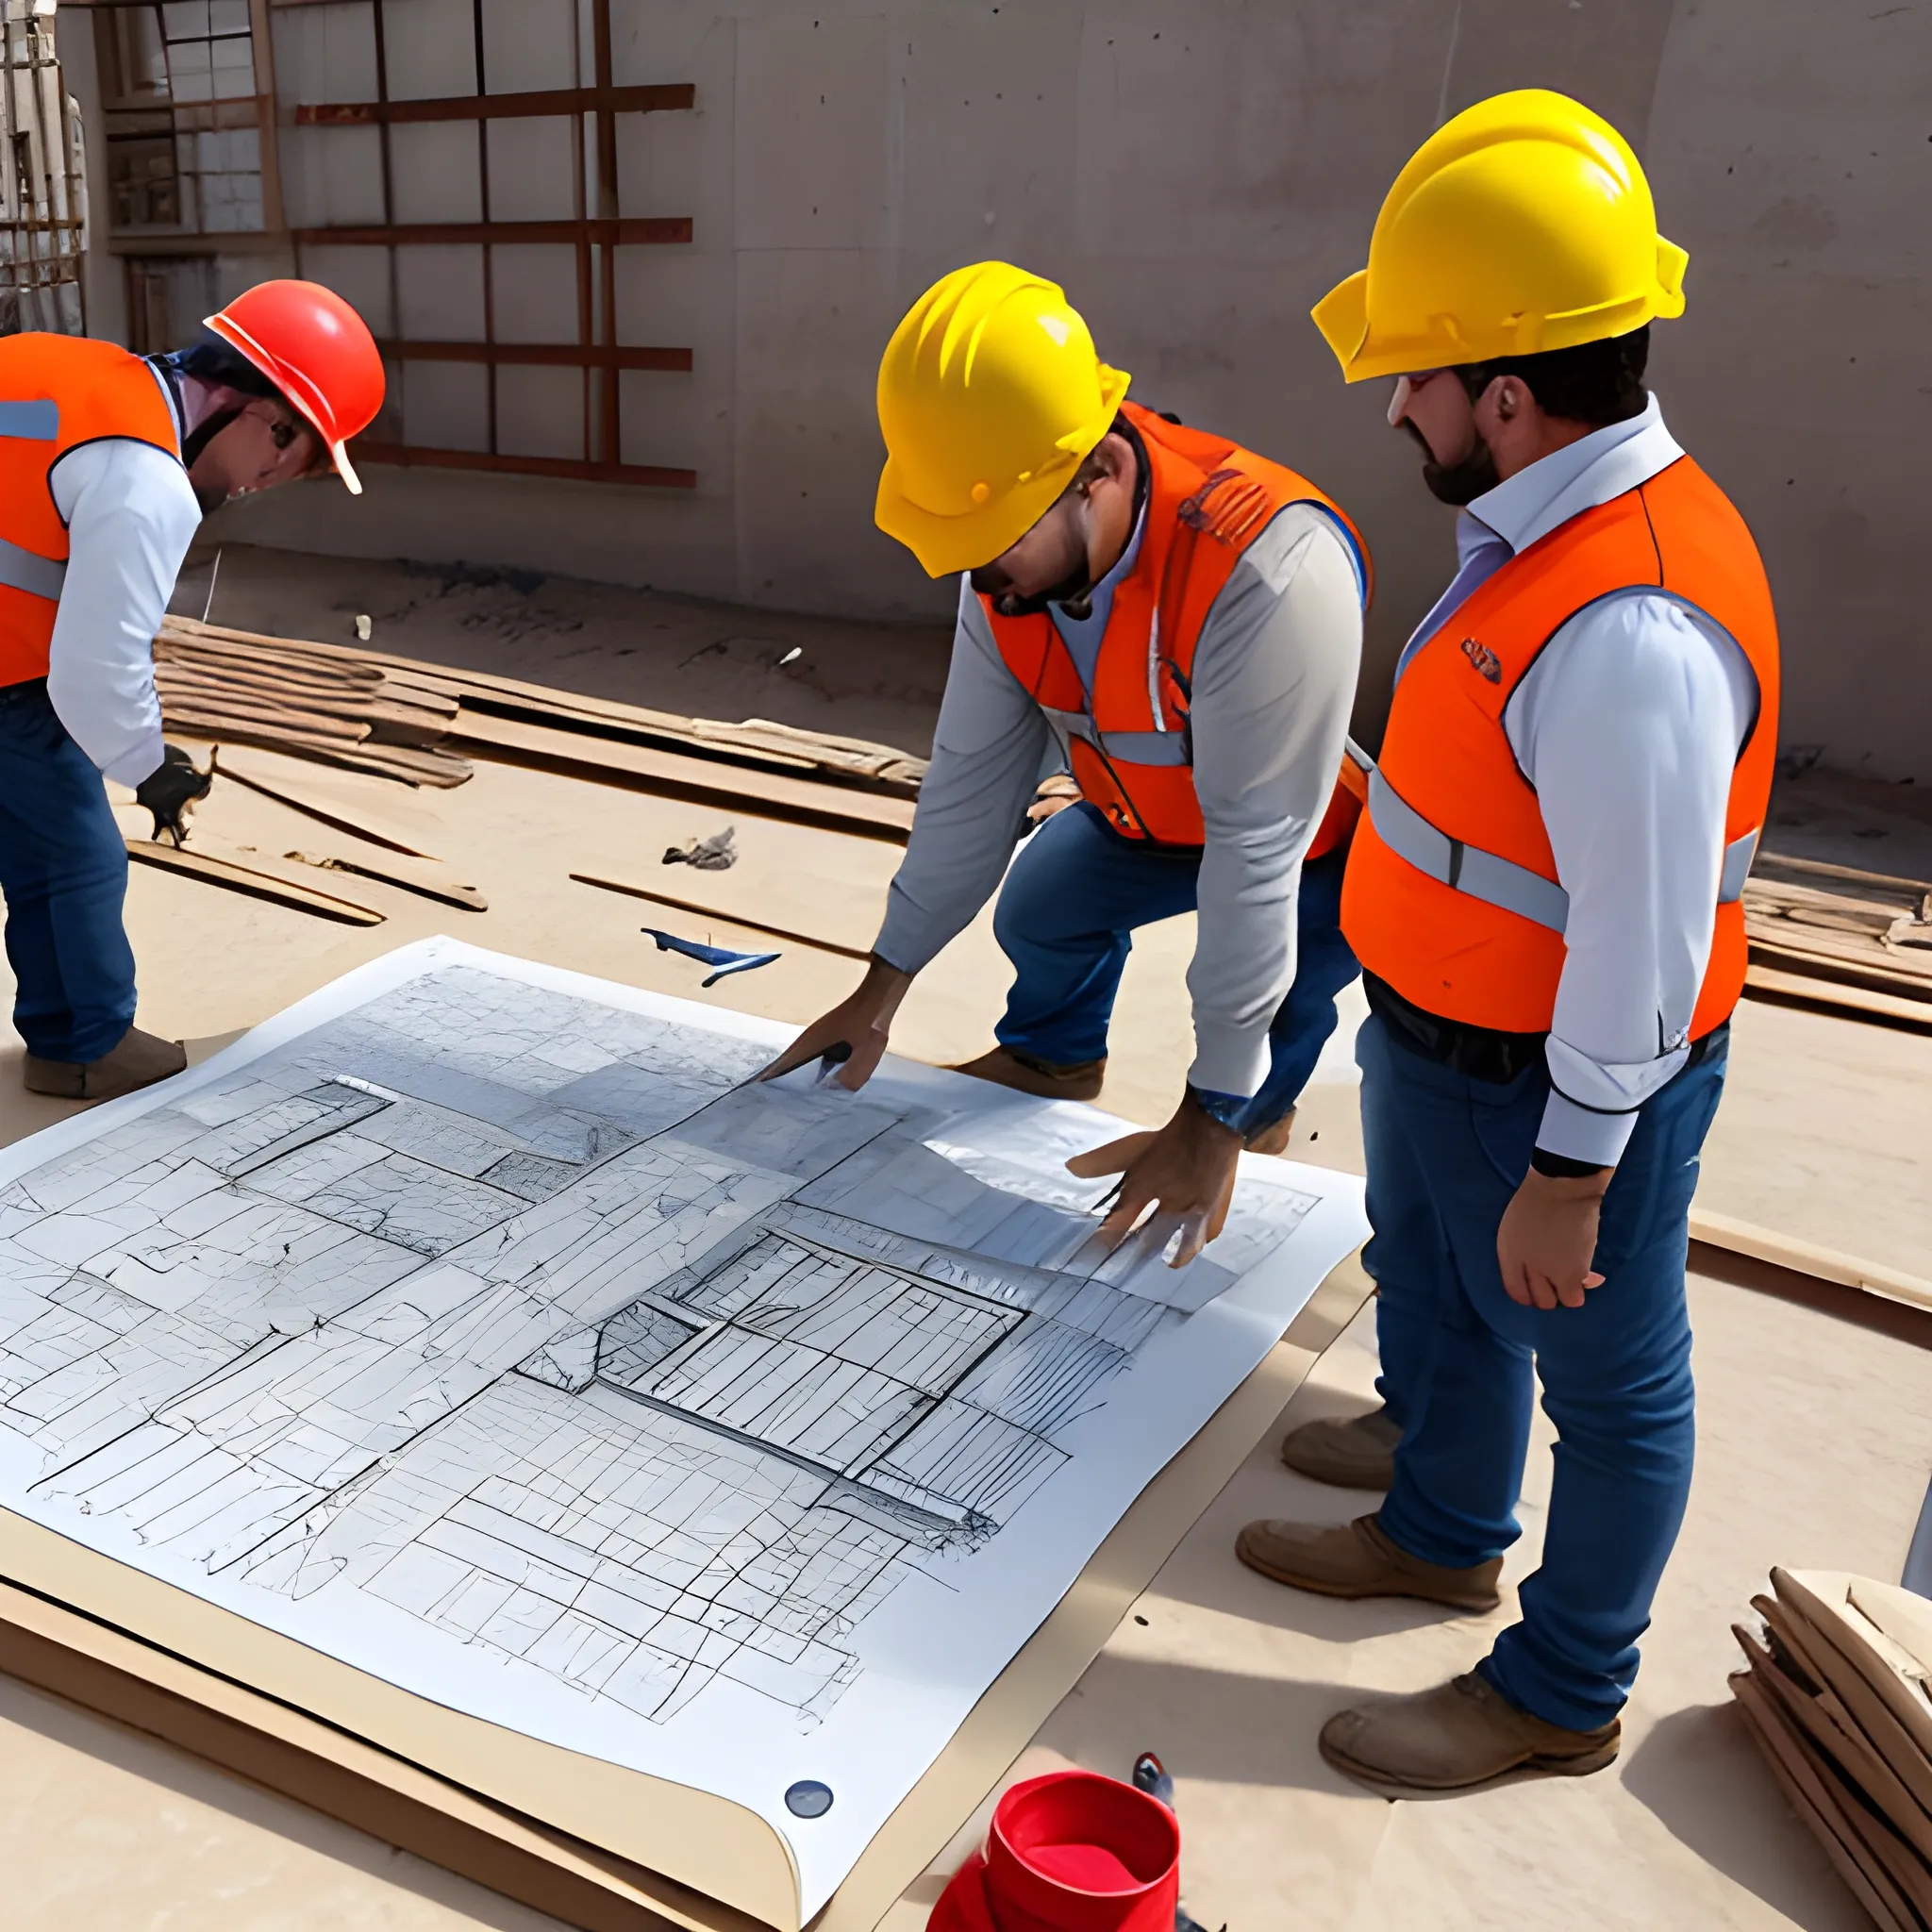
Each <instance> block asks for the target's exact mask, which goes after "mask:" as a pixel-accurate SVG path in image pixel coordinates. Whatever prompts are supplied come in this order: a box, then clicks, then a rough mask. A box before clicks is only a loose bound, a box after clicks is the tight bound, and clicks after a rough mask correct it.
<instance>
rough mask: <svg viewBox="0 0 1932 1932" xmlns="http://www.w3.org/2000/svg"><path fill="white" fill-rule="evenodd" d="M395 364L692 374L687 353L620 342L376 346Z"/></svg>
mask: <svg viewBox="0 0 1932 1932" xmlns="http://www.w3.org/2000/svg"><path fill="white" fill-rule="evenodd" d="M376 347H377V348H379V349H380V350H381V351H382V353H383V354H384V355H385V356H387V357H389V358H391V360H392V361H396V362H488V363H491V364H494V365H497V366H503V365H508V364H517V365H525V364H535V365H539V366H545V367H554V368H564V369H669V370H674V371H681V372H685V373H689V371H690V369H691V351H690V350H689V349H643V348H633V347H631V346H629V345H628V344H627V343H620V342H591V343H588V344H586V343H582V342H410V341H396V340H393V339H391V338H385V339H384V340H383V341H379V342H377V343H376Z"/></svg>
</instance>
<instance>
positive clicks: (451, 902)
mask: <svg viewBox="0 0 1932 1932" xmlns="http://www.w3.org/2000/svg"><path fill="white" fill-rule="evenodd" d="M282 857H283V858H286V859H290V860H291V861H292V862H293V863H294V864H296V865H312V866H315V867H316V868H317V869H318V870H320V871H322V872H349V873H356V874H359V875H360V876H361V877H363V878H365V879H375V881H376V882H377V884H379V885H385V886H399V887H401V888H402V890H403V891H406V892H418V893H421V894H422V896H423V897H424V898H425V899H437V900H441V903H442V904H443V905H445V906H460V907H461V908H463V910H464V911H465V912H488V911H489V910H490V901H489V900H488V899H486V898H485V897H484V896H483V894H482V893H481V892H479V891H477V890H476V888H475V886H466V885H463V884H461V883H459V882H458V880H456V879H453V878H450V877H448V876H447V875H445V874H442V873H441V872H439V871H436V870H434V869H428V868H425V867H423V866H420V865H411V864H410V863H409V861H408V859H405V858H381V857H379V856H377V857H372V858H342V857H341V854H339V853H334V852H285V853H283V854H282Z"/></svg>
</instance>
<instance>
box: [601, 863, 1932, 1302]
mask: <svg viewBox="0 0 1932 1932" xmlns="http://www.w3.org/2000/svg"><path fill="white" fill-rule="evenodd" d="M572 876H573V877H575V874H572ZM1691 1240H1692V1241H1703V1242H1704V1243H1705V1244H1706V1245H1707V1247H1713V1248H1724V1249H1727V1250H1729V1252H1730V1253H1732V1254H1734V1255H1748V1256H1749V1257H1751V1259H1752V1260H1754V1261H1768V1262H1770V1264H1771V1265H1772V1266H1773V1267H1774V1268H1789V1269H1790V1270H1792V1272H1793V1273H1795V1274H1810V1275H1814V1276H1816V1278H1817V1279H1818V1280H1820V1281H1832V1282H1836V1283H1837V1284H1838V1285H1839V1286H1840V1288H1856V1289H1859V1290H1862V1291H1864V1292H1865V1293H1867V1294H1882V1295H1884V1296H1885V1297H1886V1298H1887V1299H1888V1300H1890V1301H1895V1302H1904V1303H1905V1304H1906V1305H1907V1307H1914V1308H1919V1309H1922V1310H1923V1311H1924V1312H1925V1313H1927V1314H1932V1281H1927V1280H1925V1279H1924V1277H1923V1276H1921V1275H1917V1274H1907V1273H1906V1272H1905V1270H1904V1269H1902V1268H1890V1267H1887V1266H1886V1265H1885V1264H1884V1263H1883V1262H1881V1261H1866V1260H1862V1259H1860V1258H1859V1257H1857V1255H1847V1254H1845V1253H1843V1252H1842V1251H1841V1250H1840V1249H1838V1248H1826V1247H1821V1246H1820V1245H1819V1244H1818V1243H1817V1242H1816V1241H1800V1240H1798V1238H1797V1237H1796V1236H1795V1235H1788V1234H1779V1233H1777V1232H1776V1231H1775V1230H1774V1229H1773V1228H1769V1227H1759V1226H1758V1225H1757V1223H1756V1222H1751V1221H1739V1220H1737V1219H1736V1218H1735V1217H1733V1216H1731V1215H1729V1214H1717V1213H1712V1212H1707V1210H1705V1209H1704V1208H1695V1207H1693V1208H1691Z"/></svg>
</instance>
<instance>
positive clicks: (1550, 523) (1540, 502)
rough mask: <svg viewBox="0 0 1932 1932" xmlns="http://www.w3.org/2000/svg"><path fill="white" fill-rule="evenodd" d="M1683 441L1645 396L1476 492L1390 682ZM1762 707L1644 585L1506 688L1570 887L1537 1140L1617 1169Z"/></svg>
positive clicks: (1686, 1018) (1680, 984)
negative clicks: (1465, 610) (1489, 594)
mask: <svg viewBox="0 0 1932 1932" xmlns="http://www.w3.org/2000/svg"><path fill="white" fill-rule="evenodd" d="M1682 455H1683V451H1682V450H1681V449H1679V448H1678V446H1677V444H1676V441H1674V439H1673V437H1672V436H1671V433H1670V431H1669V430H1668V429H1666V428H1665V427H1664V422H1663V416H1662V413H1661V411H1660V410H1659V409H1658V408H1657V398H1656V397H1655V396H1652V397H1651V399H1650V404H1649V407H1648V408H1646V409H1645V410H1644V412H1643V414H1642V415H1641V416H1636V417H1633V418H1631V419H1630V421H1628V422H1627V423H1615V424H1612V425H1609V426H1608V427H1607V428H1605V429H1597V430H1593V431H1591V434H1590V435H1588V436H1586V437H1583V438H1581V439H1580V440H1579V441H1576V442H1574V443H1571V444H1570V445H1569V446H1568V447H1567V448H1565V449H1561V450H1558V451H1557V452H1556V453H1555V454H1554V455H1553V456H1547V457H1545V458H1542V460H1541V462H1536V463H1532V464H1531V465H1530V466H1529V468H1528V469H1526V470H1522V471H1519V472H1518V473H1517V474H1516V475H1514V476H1511V477H1510V478H1509V479H1508V480H1507V482H1504V483H1501V484H1498V485H1497V487H1496V488H1495V489H1493V490H1491V491H1488V492H1487V493H1486V494H1485V495H1482V496H1479V497H1477V498H1476V499H1475V501H1474V503H1472V504H1471V505H1470V506H1469V508H1467V509H1466V510H1465V511H1463V513H1462V515H1461V517H1460V518H1459V519H1458V521H1457V532H1456V537H1457V554H1458V557H1459V559H1460V564H1461V568H1460V569H1459V570H1458V571H1457V576H1456V580H1455V582H1454V583H1453V584H1452V585H1451V587H1450V589H1449V591H1447V592H1445V593H1444V595H1443V597H1442V598H1441V600H1440V601H1439V602H1438V604H1437V606H1436V608H1434V609H1433V610H1431V611H1430V613H1429V615H1428V616H1427V617H1426V618H1424V620H1423V624H1422V626H1421V628H1420V629H1419V630H1418V631H1417V632H1416V634H1415V636H1414V637H1413V638H1411V639H1410V640H1409V642H1408V646H1407V649H1406V650H1405V651H1404V652H1403V655H1402V667H1401V668H1398V670H1397V673H1396V675H1397V676H1398V678H1399V677H1400V675H1401V669H1402V668H1406V667H1407V663H1408V660H1409V658H1411V657H1413V655H1414V654H1415V652H1416V651H1417V650H1418V649H1419V648H1420V647H1421V645H1422V643H1423V642H1424V641H1426V640H1427V639H1428V637H1429V636H1430V635H1431V634H1432V633H1433V632H1434V630H1435V629H1436V628H1437V627H1438V626H1439V625H1441V624H1443V623H1444V622H1446V621H1447V619H1448V618H1449V617H1450V616H1451V615H1453V614H1454V612H1455V610H1456V608H1457V606H1458V605H1460V604H1461V602H1462V601H1463V599H1464V598H1466V597H1467V596H1468V595H1469V594H1470V592H1471V591H1474V589H1475V588H1476V586H1477V585H1478V584H1480V583H1481V582H1482V581H1483V580H1484V579H1485V578H1486V577H1488V576H1489V575H1491V573H1492V572H1494V571H1495V570H1496V569H1497V568H1498V567H1499V566H1500V565H1501V564H1503V563H1504V562H1506V561H1507V559H1508V558H1510V557H1512V556H1514V555H1515V554H1516V553H1517V552H1518V551H1521V550H1524V549H1526V548H1527V547H1528V546H1529V545H1530V544H1532V543H1534V542H1536V541H1537V540H1538V539H1539V538H1541V537H1545V536H1547V535H1548V534H1549V533H1550V532H1551V531H1552V530H1554V529H1556V528H1557V527H1558V525H1562V524H1566V523H1568V522H1569V521H1570V519H1571V518H1572V517H1574V516H1577V515H1579V514H1580V513H1581V512H1582V511H1584V510H1587V509H1593V508H1596V507H1597V506H1598V505H1599V504H1604V503H1607V502H1609V500H1610V499H1611V498H1612V497H1615V496H1621V495H1623V494H1624V491H1628V490H1633V489H1635V488H1636V487H1637V486H1638V485H1639V484H1640V483H1645V482H1648V481H1649V480H1650V478H1651V477H1653V476H1655V475H1657V474H1658V473H1659V472H1660V471H1662V470H1665V469H1668V468H1669V467H1670V465H1671V464H1672V463H1674V462H1675V461H1676V460H1677V459H1678V458H1679V457H1681V456H1682ZM1757 706H1758V692H1757V675H1756V674H1755V673H1754V672H1753V671H1752V669H1751V665H1750V660H1749V659H1748V658H1746V657H1745V656H1744V653H1743V651H1742V649H1741V648H1740V646H1739V644H1738V643H1737V641H1736V640H1735V639H1733V638H1732V637H1731V636H1730V634H1729V633H1728V632H1727V631H1725V630H1724V628H1723V627H1722V626H1721V625H1719V624H1717V623H1716V621H1715V620H1714V619H1712V618H1710V617H1709V616H1707V614H1706V613H1705V612H1703V611H1701V610H1699V609H1698V608H1696V607H1695V606H1694V605H1691V604H1690V603H1687V602H1686V601H1685V600H1684V599H1683V598H1680V597H1675V596H1673V595H1671V594H1670V593H1669V592H1668V591H1659V590H1657V589H1655V588H1641V587H1639V588H1633V589H1630V590H1627V591H1616V592H1614V593H1613V594H1612V595H1610V596H1607V597H1604V598H1600V599H1599V600H1598V601H1597V602H1596V603H1594V604H1591V606H1590V607H1589V608H1587V609H1585V610H1582V611H1579V612H1578V613H1577V615H1576V616H1574V617H1573V618H1572V619H1571V620H1570V621H1569V623H1568V624H1566V625H1563V627H1562V628H1561V629H1560V630H1558V631H1557V634H1556V636H1555V637H1553V638H1552V639H1551V640H1550V641H1549V643H1548V644H1547V645H1545V646H1544V648H1543V650H1542V652H1541V655H1540V656H1539V657H1538V658H1537V660H1536V662H1535V663H1534V664H1532V665H1531V667H1530V669H1529V670H1528V672H1527V673H1526V674H1525V675H1524V677H1523V679H1522V681H1521V682H1520V683H1519V684H1518V685H1517V687H1516V689H1515V691H1513V692H1511V694H1510V697H1509V701H1508V704H1507V706H1506V708H1505V709H1504V712H1503V728H1504V731H1505V732H1506V733H1507V737H1508V740H1509V748H1510V750H1511V751H1512V752H1513V753H1514V754H1515V758H1516V762H1517V764H1518V766H1519V767H1520V768H1521V769H1522V772H1523V774H1524V777H1526V778H1527V779H1528V780H1529V782H1530V784H1531V785H1532V786H1533V787H1534V788H1535V790H1536V794H1537V802H1538V804H1539V806H1540V807H1541V810H1542V819H1543V828H1544V830H1545V831H1546V832H1547V833H1548V834H1549V840H1550V850H1551V853H1552V854H1553V856H1554V857H1555V858H1556V862H1557V881H1558V883H1559V884H1560V885H1561V886H1562V887H1563V889H1564V891H1566V892H1567V893H1568V894H1569V895H1570V913H1569V923H1568V924H1567V926H1566V927H1565V930H1564V934H1563V943H1564V947H1565V957H1564V961H1563V972H1562V977H1561V979H1560V980H1559V981H1558V982H1557V1006H1556V1013H1555V1017H1554V1019H1553V1020H1552V1022H1551V1026H1550V1037H1549V1044H1548V1047H1547V1053H1548V1058H1549V1068H1550V1082H1551V1093H1550V1098H1549V1102H1548V1105H1547V1106H1546V1108H1544V1111H1543V1119H1542V1126H1541V1131H1540V1132H1539V1133H1538V1136H1537V1144H1538V1145H1539V1146H1540V1147H1542V1148H1543V1149H1545V1150H1546V1151H1548V1152H1549V1153H1552V1154H1562V1155H1567V1156H1569V1157H1570V1158H1572V1159H1574V1160H1587V1161H1590V1162H1591V1163H1592V1164H1594V1165H1597V1166H1603V1167H1608V1166H1614V1165H1615V1164H1616V1162H1617V1161H1618V1160H1619V1159H1620V1158H1622V1156H1623V1152H1624V1144H1625V1143H1626V1142H1627V1141H1628V1140H1629V1138H1630V1135H1631V1132H1632V1130H1633V1129H1634V1128H1635V1126H1636V1124H1637V1110H1638V1109H1639V1108H1641V1106H1642V1105H1643V1103H1644V1102H1645V1101H1646V1100H1648V1099H1649V1098H1650V1096H1651V1095H1652V1094H1653V1093H1655V1092H1656V1091H1657V1090H1658V1088H1660V1087H1662V1086H1663V1085H1664V1083H1665V1082H1666V1081H1667V1080H1669V1079H1670V1078H1671V1077H1672V1076H1673V1075H1674V1074H1675V1073H1676V1072H1677V1071H1678V1070H1679V1069H1680V1068H1681V1067H1682V1066H1683V1064H1684V1059H1685V1057H1686V1055H1687V1053H1688V1052H1689V1041H1688V1035H1689V1030H1690V1025H1691V1013H1692V1011H1693V1009H1694V1008H1695V1007H1696V1004H1697V994H1698V990H1699V988H1700V987H1701V986H1702V985H1703V981H1704V971H1705V967H1706V965H1707V963H1708V961H1709V958H1710V942H1711V933H1712V930H1713V928H1714V926H1715V924H1716V918H1717V894H1718V879H1719V874H1720V873H1721V871H1722V868H1723V864H1724V813H1725V808H1726V805H1727V803H1728V801H1729V797H1730V789H1731V774H1732V772H1733V770H1734V768H1735V767H1736V765H1737V761H1738V755H1739V753H1740V750H1741V749H1742V747H1743V743H1744V740H1745V738H1746V737H1747V736H1748V734H1749V732H1750V729H1751V726H1752V724H1753V723H1754V722H1755V720H1756V718H1757Z"/></svg>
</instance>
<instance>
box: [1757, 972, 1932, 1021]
mask: <svg viewBox="0 0 1932 1932" xmlns="http://www.w3.org/2000/svg"><path fill="white" fill-rule="evenodd" d="M1744 991H1746V992H1747V993H1749V994H1752V995H1754V996H1755V997H1757V998H1758V999H1766V1000H1774V1001H1778V1002H1780V1003H1791V1002H1795V1003H1796V1004H1798V1005H1800V1006H1807V1007H1823V1008H1826V1009H1827V1010H1828V1011H1830V1012H1833V1013H1840V1014H1843V1015H1844V1017H1845V1018H1847V1019H1850V1020H1865V1021H1875V1022H1877V1023H1878V1024H1883V1025H1892V1026H1907V1027H1910V1028H1911V1029H1912V1030H1913V1031H1914V1032H1919V1033H1932V1000H1923V999H1908V998H1907V997H1906V996H1905V995H1904V994H1902V993H1895V992H1878V991H1874V989H1872V988H1870V987H1864V986H1850V985H1846V984H1844V983H1843V982H1842V981H1840V980H1836V979H1821V978H1820V977H1819V976H1818V974H1815V973H1788V972H1785V971H1784V970H1783V969H1782V968H1780V967H1776V966H1765V965H1761V964H1759V963H1758V962H1757V960H1755V959H1754V960H1753V961H1752V962H1751V964H1750V965H1749V966H1748V967H1747V968H1746V969H1745V973H1744Z"/></svg>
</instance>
